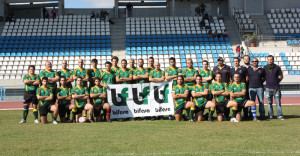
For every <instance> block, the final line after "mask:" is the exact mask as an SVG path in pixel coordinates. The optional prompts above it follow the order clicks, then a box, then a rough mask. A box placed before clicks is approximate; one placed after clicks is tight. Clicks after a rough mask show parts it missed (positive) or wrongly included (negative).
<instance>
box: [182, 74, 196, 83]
mask: <svg viewBox="0 0 300 156" xmlns="http://www.w3.org/2000/svg"><path fill="white" fill-rule="evenodd" d="M193 81H196V75H195V76H194V77H186V78H184V82H193Z"/></svg>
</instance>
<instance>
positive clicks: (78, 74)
mask: <svg viewBox="0 0 300 156" xmlns="http://www.w3.org/2000/svg"><path fill="white" fill-rule="evenodd" d="M83 64H84V63H83V59H79V60H78V68H76V69H74V71H73V80H75V86H77V81H76V80H77V77H81V78H82V84H81V86H83V87H87V82H88V81H89V75H88V73H87V70H86V69H84V68H83Z"/></svg>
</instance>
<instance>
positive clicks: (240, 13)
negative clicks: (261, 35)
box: [233, 10, 255, 31]
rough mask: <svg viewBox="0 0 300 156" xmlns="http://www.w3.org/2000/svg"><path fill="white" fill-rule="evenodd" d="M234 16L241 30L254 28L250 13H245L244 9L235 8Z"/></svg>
mask: <svg viewBox="0 0 300 156" xmlns="http://www.w3.org/2000/svg"><path fill="white" fill-rule="evenodd" d="M233 17H234V20H235V22H236V23H237V25H238V27H239V30H240V31H248V30H254V28H255V26H254V24H253V21H252V19H251V18H250V15H249V14H244V10H234V11H233Z"/></svg>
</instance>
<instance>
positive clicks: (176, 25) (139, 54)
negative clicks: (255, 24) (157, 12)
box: [126, 17, 234, 69]
mask: <svg viewBox="0 0 300 156" xmlns="http://www.w3.org/2000/svg"><path fill="white" fill-rule="evenodd" d="M213 19H214V22H213V23H209V22H208V21H207V20H206V21H205V23H206V24H205V28H201V27H200V25H199V22H200V21H201V20H202V17H146V18H143V17H142V18H127V19H126V59H127V60H129V59H135V60H137V59H139V58H143V59H147V58H149V57H150V56H153V57H154V59H155V60H158V61H159V62H160V63H161V68H162V69H166V68H168V67H169V58H170V57H175V58H176V62H177V66H178V67H181V68H186V59H188V58H192V59H193V62H194V67H195V68H199V69H202V61H203V60H208V61H209V62H210V64H209V65H210V66H211V67H214V66H215V65H217V58H218V57H223V58H225V63H226V64H228V65H230V66H231V65H232V62H233V57H234V53H233V50H232V48H231V45H230V43H229V40H228V37H224V38H223V37H221V36H220V37H208V36H207V32H208V31H209V28H211V30H212V31H213V32H214V31H215V30H216V31H217V32H218V34H221V33H223V32H224V30H225V25H224V23H223V20H218V19H217V17H213ZM145 63H146V62H145ZM145 66H147V64H146V65H145Z"/></svg>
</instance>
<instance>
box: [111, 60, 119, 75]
mask: <svg viewBox="0 0 300 156" xmlns="http://www.w3.org/2000/svg"><path fill="white" fill-rule="evenodd" d="M118 62H119V58H118V57H117V56H114V57H112V58H111V64H112V67H111V70H112V71H114V72H115V73H117V72H118V71H119V70H120V67H118Z"/></svg>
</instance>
